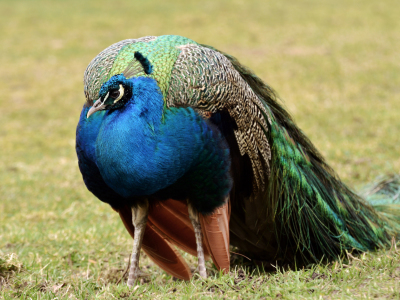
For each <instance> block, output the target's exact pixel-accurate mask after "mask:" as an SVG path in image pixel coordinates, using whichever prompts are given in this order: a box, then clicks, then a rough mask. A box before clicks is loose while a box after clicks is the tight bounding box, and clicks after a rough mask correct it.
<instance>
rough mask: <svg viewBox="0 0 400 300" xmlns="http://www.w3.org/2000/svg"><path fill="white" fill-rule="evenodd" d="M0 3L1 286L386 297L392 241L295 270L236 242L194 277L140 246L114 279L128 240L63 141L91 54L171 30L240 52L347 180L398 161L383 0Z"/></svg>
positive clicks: (24, 294)
mask: <svg viewBox="0 0 400 300" xmlns="http://www.w3.org/2000/svg"><path fill="white" fill-rule="evenodd" d="M0 11H1V12H2V13H1V15H2V17H1V18H0V40H1V47H0V71H1V72H0V95H1V96H0V97H1V98H0V99H1V100H0V121H1V127H0V128H1V129H0V145H1V146H0V157H1V159H0V183H1V184H0V199H1V200H0V215H1V218H0V298H4V299H12V298H21V299H30V298H32V299H54V298H58V299H75V298H76V299H92V298H98V299H112V298H123V297H125V298H136V297H143V298H152V299H154V298H156V299H164V298H168V297H170V298H175V297H178V298H183V299H185V298H196V299H197V298H223V297H226V298H230V299H231V298H236V299H237V298H239V299H245V298H254V299H257V298H259V299H262V298H278V297H279V298H283V299H285V298H288V299H299V298H318V299H319V298H321V297H322V298H332V299H336V298H374V297H375V298H399V297H400V295H399V293H400V284H399V278H400V271H399V270H400V263H399V254H398V252H397V251H396V249H395V247H394V246H393V247H392V249H391V250H386V251H384V250H380V251H379V252H377V253H367V254H365V255H364V256H354V257H355V258H353V257H351V256H348V257H344V258H343V261H338V262H333V263H331V264H329V265H325V264H320V265H311V266H308V268H305V269H304V270H303V269H302V270H282V269H280V268H279V267H278V270H276V271H274V272H271V271H268V272H263V271H262V270H260V269H259V270H250V269H248V268H247V264H246V263H247V262H246V260H245V259H244V258H243V259H239V258H238V260H237V261H236V262H235V263H234V264H233V265H232V270H231V273H230V274H228V275H220V274H218V273H217V272H216V271H215V270H214V269H213V267H212V265H211V263H208V267H209V273H210V274H211V277H210V279H208V280H201V279H198V278H195V279H194V280H193V281H192V282H181V281H174V280H173V279H172V278H171V277H170V276H168V275H167V274H165V273H164V272H163V271H161V270H160V269H159V268H157V267H156V266H155V265H153V264H152V263H151V262H150V261H149V260H148V259H147V258H146V257H145V256H143V259H142V260H141V266H142V270H143V271H144V272H146V273H148V274H149V276H146V277H144V278H143V279H142V283H141V284H140V285H138V286H136V287H135V288H134V289H133V290H128V289H127V288H126V287H125V285H124V284H123V283H122V282H121V283H119V284H116V282H117V281H118V280H119V278H120V277H121V275H122V273H123V271H124V270H125V268H126V264H127V260H128V257H129V251H130V249H131V243H132V241H131V239H130V237H129V235H128V234H127V233H126V231H125V229H124V228H123V225H122V223H121V221H120V220H119V217H118V215H117V214H116V213H115V212H114V211H112V210H111V209H110V207H109V206H108V205H106V204H103V203H101V202H100V201H98V200H97V199H95V197H94V196H93V195H92V194H90V193H89V192H88V191H87V190H86V188H85V187H84V185H83V181H82V178H81V175H80V173H79V170H78V167H77V159H76V154H75V149H74V144H75V141H74V140H75V128H76V124H77V122H78V118H79V114H80V110H81V108H82V105H83V103H84V95H83V84H82V78H83V72H84V70H85V68H86V66H87V64H88V63H89V62H90V60H91V59H92V58H93V57H94V56H95V55H97V54H98V53H99V52H100V51H101V50H103V49H104V48H106V47H107V46H109V45H110V44H112V43H114V42H117V41H119V40H122V39H127V38H136V37H141V36H146V35H163V34H178V35H183V36H187V37H189V38H191V39H193V40H195V41H197V42H200V43H204V44H209V45H212V46H214V47H215V48H217V49H221V50H223V51H225V52H227V53H230V54H232V55H234V56H236V57H237V58H238V59H239V60H240V61H241V62H242V63H244V64H245V65H247V66H249V67H250V68H252V69H253V70H254V71H255V72H256V73H257V74H258V75H259V76H260V77H261V78H262V79H263V80H265V81H266V82H267V83H268V84H269V85H271V86H272V87H273V88H274V89H275V90H276V91H277V93H278V94H279V96H280V98H281V99H282V100H283V101H284V103H285V107H286V108H287V109H288V110H289V111H290V112H291V113H292V115H293V116H294V118H295V120H296V121H297V123H298V124H299V126H300V127H301V128H302V129H303V131H304V132H305V133H306V134H307V135H308V136H309V137H310V139H311V140H312V141H313V142H314V143H315V144H316V146H317V148H318V149H320V150H321V152H322V153H323V155H324V156H325V157H326V159H327V161H328V163H329V164H330V165H331V166H332V167H333V168H334V169H335V170H336V172H337V173H338V174H339V176H340V177H341V178H342V179H343V180H344V181H345V182H346V183H347V184H348V185H350V186H351V187H353V188H355V189H357V188H358V187H359V186H361V185H363V184H365V183H367V182H371V181H373V180H374V179H375V178H376V177H377V176H380V175H384V174H388V173H400V155H399V145H400V134H399V132H398V131H399V128H400V117H399V112H400V101H399V100H400V99H399V98H400V97H399V96H400V88H399V87H400V64H399V61H400V52H399V49H400V19H399V17H398V16H399V15H400V5H398V1H397V0H388V1H380V2H379V1H372V0H366V1H361V0H360V1H353V0H350V1H348V0H346V1H345V0H337V1H316V0H300V1H261V0H258V1H255V0H242V1H239V0H225V1H223V0H222V1H214V0H203V1H193V2H189V1H183V0H172V1H155V0H147V1H122V0H118V1H112V2H111V1H103V0H98V1H94V0H92V1H78V0H71V1H39V0H38V1H28V0H19V1H10V0H9V1H7V0H3V1H1V2H0ZM350 255H351V254H350ZM186 258H187V259H188V261H189V262H190V263H191V265H192V266H195V260H194V259H193V258H191V257H189V256H186ZM241 261H243V262H244V263H245V264H243V263H240V262H241Z"/></svg>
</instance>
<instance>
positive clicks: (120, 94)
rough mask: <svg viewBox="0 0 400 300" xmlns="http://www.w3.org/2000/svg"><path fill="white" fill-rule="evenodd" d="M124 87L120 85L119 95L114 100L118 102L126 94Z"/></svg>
mask: <svg viewBox="0 0 400 300" xmlns="http://www.w3.org/2000/svg"><path fill="white" fill-rule="evenodd" d="M124 92H125V90H124V87H123V86H122V84H120V85H119V96H118V98H117V99H115V100H114V103H117V102H118V101H119V100H121V98H122V97H123V96H124Z"/></svg>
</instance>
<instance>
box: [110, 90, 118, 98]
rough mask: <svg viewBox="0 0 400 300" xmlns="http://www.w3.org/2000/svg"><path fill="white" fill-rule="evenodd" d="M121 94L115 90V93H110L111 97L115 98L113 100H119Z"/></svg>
mask: <svg viewBox="0 0 400 300" xmlns="http://www.w3.org/2000/svg"><path fill="white" fill-rule="evenodd" d="M119 94H120V93H119V90H113V91H110V95H109V97H110V98H113V99H117V98H118V97H119Z"/></svg>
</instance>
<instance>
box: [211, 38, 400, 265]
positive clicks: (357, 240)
mask: <svg viewBox="0 0 400 300" xmlns="http://www.w3.org/2000/svg"><path fill="white" fill-rule="evenodd" d="M205 46H206V45H205ZM206 47H209V48H211V49H214V48H212V47H210V46H206ZM214 50H216V49H214ZM216 51H218V50H216ZM219 52H220V53H222V54H224V55H225V57H227V58H228V59H229V61H230V62H231V63H232V65H233V66H234V67H235V69H236V70H237V71H238V72H239V73H240V75H241V76H242V78H243V79H244V80H245V81H246V82H247V83H248V84H249V86H250V87H251V88H252V90H253V91H254V92H255V93H256V94H257V96H258V97H259V98H260V99H261V101H262V102H263V104H264V105H265V108H266V109H267V110H268V111H269V112H271V115H270V116H266V115H264V118H266V119H267V118H268V119H270V120H271V124H270V126H269V132H266V135H267V136H268V140H269V141H270V143H271V145H272V146H271V148H272V161H271V175H270V178H269V181H268V183H267V184H266V190H265V192H264V193H263V199H264V201H268V203H269V204H270V207H271V213H270V215H269V216H268V211H267V210H253V211H254V212H255V215H254V216H248V219H249V220H251V219H253V220H262V219H263V216H262V214H264V217H265V216H268V217H271V218H272V219H273V220H274V221H273V223H274V233H275V235H274V237H273V239H275V241H274V242H272V243H276V245H277V247H276V250H275V251H276V252H275V253H274V255H275V257H274V259H275V260H277V261H279V260H280V261H282V262H286V263H290V262H293V261H294V260H297V262H300V263H309V262H318V261H320V260H321V259H322V258H325V259H327V260H332V259H335V258H337V257H338V256H339V255H340V254H342V253H343V251H344V250H351V249H355V250H359V251H367V250H376V249H377V248H382V247H385V246H387V245H388V244H389V243H390V241H391V239H392V238H393V237H395V238H396V237H397V236H398V234H399V232H400V177H399V176H392V177H389V178H386V179H384V180H382V181H380V182H379V183H378V184H376V185H375V186H374V187H373V188H372V189H370V191H369V192H367V195H368V196H367V197H365V198H364V199H363V198H362V197H360V196H359V195H357V194H355V193H354V192H352V191H351V190H350V189H349V188H348V187H347V186H346V185H345V184H344V183H343V182H342V181H340V179H339V178H338V176H337V175H336V174H335V172H334V171H333V170H332V168H331V167H329V165H328V164H327V163H326V162H325V160H324V158H323V157H322V155H321V154H320V153H319V151H318V150H317V149H316V148H315V147H314V145H313V144H312V143H311V141H310V140H309V139H308V138H307V137H306V136H305V135H304V133H303V132H302V131H301V130H300V129H299V128H298V127H297V125H296V124H295V123H294V121H293V119H292V118H291V116H290V115H289V114H288V113H287V111H286V110H285V109H284V108H283V107H282V106H281V105H280V104H279V103H278V101H277V98H276V96H275V93H274V91H273V90H272V89H271V88H270V87H269V86H268V85H266V84H265V83H264V82H263V81H262V80H261V79H260V78H259V77H257V76H256V75H255V74H254V73H253V72H252V71H251V70H250V69H248V68H247V67H245V66H243V65H241V64H240V63H239V62H238V60H237V59H236V58H234V57H232V56H230V55H229V54H226V53H223V52H221V51H219ZM267 199H268V200H267ZM233 209H234V208H233ZM246 214H248V211H246ZM246 217H247V216H246ZM265 220H268V218H265ZM265 225H267V223H265ZM253 228H255V229H256V230H255V231H254V229H253ZM261 228H263V224H257V226H255V225H254V226H251V224H249V226H248V228H247V229H246V230H245V231H252V230H253V231H254V232H255V233H256V234H257V236H258V239H260V235H263V230H261ZM231 230H234V228H231ZM264 232H265V230H264ZM263 236H265V235H263ZM268 237H269V238H270V236H268ZM268 237H267V238H268ZM258 241H259V240H258ZM252 242H254V243H257V241H256V240H254V241H252ZM270 242H271V241H270ZM237 246H238V247H239V248H243V247H241V245H240V243H238V245H237ZM250 253H251V251H250ZM261 255H262V254H261ZM265 258H268V259H271V258H272V256H269V257H265ZM288 258H290V259H289V260H288ZM292 258H293V260H292Z"/></svg>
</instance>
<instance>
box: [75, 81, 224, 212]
mask: <svg viewBox="0 0 400 300" xmlns="http://www.w3.org/2000/svg"><path fill="white" fill-rule="evenodd" d="M132 82H133V95H132V98H131V99H130V100H129V101H128V102H127V103H126V104H125V105H124V106H123V107H121V108H119V109H116V110H112V111H107V112H106V113H104V112H97V113H95V114H94V115H92V116H91V117H90V118H89V119H88V120H90V119H91V118H92V117H95V119H94V120H90V121H88V120H85V115H86V111H87V108H84V109H83V111H82V115H81V119H80V122H79V125H78V129H77V152H78V157H79V164H80V168H81V172H82V174H83V177H84V180H85V183H86V185H87V186H88V188H89V190H91V191H92V192H93V193H94V194H95V195H96V196H98V194H101V193H106V194H107V195H110V197H111V194H112V193H110V191H109V189H110V190H111V191H112V192H113V193H115V192H116V193H117V194H118V195H119V196H120V198H121V197H122V199H125V201H126V203H128V204H130V205H134V203H130V201H134V200H132V199H135V198H136V197H138V196H152V197H153V198H157V199H167V198H174V199H177V200H179V199H182V200H186V199H189V201H191V202H192V203H193V205H194V206H195V207H196V208H197V209H198V210H199V211H200V212H203V213H210V212H212V211H213V210H214V209H215V208H216V207H218V206H220V205H222V204H223V201H224V198H225V197H226V195H227V194H228V193H229V191H230V189H231V186H232V180H231V176H230V156H229V148H228V145H227V143H226V142H225V139H224V138H223V136H222V135H221V133H220V132H219V130H218V129H217V128H216V127H215V126H213V125H212V124H211V123H209V122H207V121H205V120H204V119H203V118H202V117H201V116H200V115H199V114H198V113H197V112H195V111H194V110H193V109H191V108H169V109H164V102H163V98H162V95H161V93H160V91H159V88H158V86H157V83H156V81H155V80H153V79H150V78H135V79H132ZM85 177H86V179H85ZM100 182H104V183H105V185H106V186H107V188H104V187H100V186H101V184H99V183H100ZM100 189H101V192H100ZM98 197H99V196H98ZM99 198H100V197H99ZM104 198H105V197H103V199H104ZM120 198H118V200H117V202H118V201H124V200H120ZM100 199H101V198H100ZM103 199H101V200H103ZM107 199H108V198H107ZM103 201H105V200H103ZM113 201H114V200H113ZM110 204H111V203H110Z"/></svg>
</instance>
